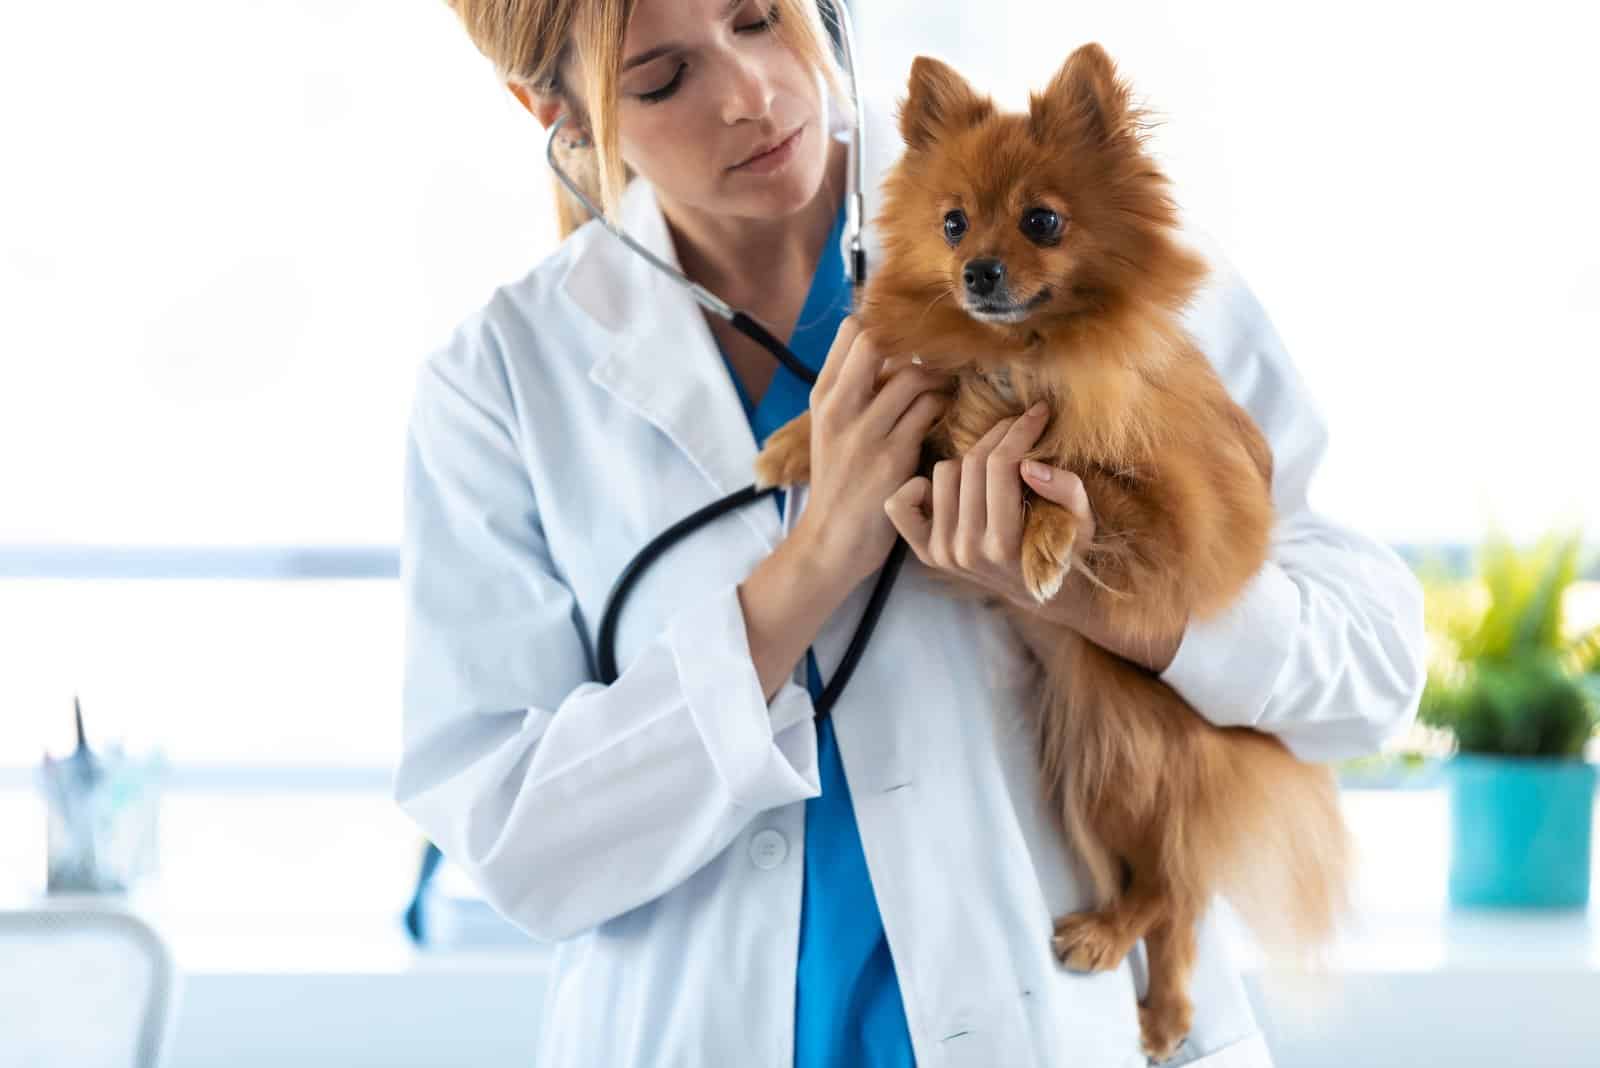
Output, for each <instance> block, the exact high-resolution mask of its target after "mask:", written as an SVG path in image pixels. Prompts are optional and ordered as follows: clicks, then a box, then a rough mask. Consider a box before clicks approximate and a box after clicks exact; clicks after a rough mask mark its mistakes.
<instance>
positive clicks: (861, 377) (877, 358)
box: [831, 330, 883, 416]
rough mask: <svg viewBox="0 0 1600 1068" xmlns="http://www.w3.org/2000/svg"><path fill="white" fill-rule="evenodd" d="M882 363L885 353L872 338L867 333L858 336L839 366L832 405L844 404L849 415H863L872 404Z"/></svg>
mask: <svg viewBox="0 0 1600 1068" xmlns="http://www.w3.org/2000/svg"><path fill="white" fill-rule="evenodd" d="M882 364H883V354H882V353H881V352H880V351H879V350H878V346H877V343H876V342H875V341H874V340H873V338H872V335H871V334H870V333H868V332H867V331H865V330H862V331H860V332H859V333H857V334H856V336H855V337H854V338H853V339H852V340H851V342H850V351H849V352H847V353H845V356H844V362H843V363H842V364H841V365H840V367H839V377H838V378H837V379H835V381H834V384H833V386H832V387H831V390H832V395H833V398H834V400H833V403H834V404H843V405H844V408H843V411H845V412H846V413H847V415H852V416H853V415H855V414H856V413H858V412H860V411H861V410H862V409H863V408H865V407H866V406H867V405H868V404H869V403H870V402H871V401H872V394H873V390H874V388H875V387H876V386H877V382H878V374H879V372H880V371H881V370H882Z"/></svg>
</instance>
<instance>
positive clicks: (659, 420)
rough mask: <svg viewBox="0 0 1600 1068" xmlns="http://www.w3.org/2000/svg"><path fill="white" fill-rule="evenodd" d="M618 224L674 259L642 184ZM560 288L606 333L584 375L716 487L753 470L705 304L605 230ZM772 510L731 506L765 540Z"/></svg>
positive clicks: (748, 436) (737, 482)
mask: <svg viewBox="0 0 1600 1068" xmlns="http://www.w3.org/2000/svg"><path fill="white" fill-rule="evenodd" d="M619 215H620V217H621V222H622V225H623V228H624V229H625V230H626V231H627V232H628V233H629V234H631V235H632V236H633V238H634V240H636V241H638V242H639V243H640V244H641V245H643V246H644V247H645V248H647V249H649V250H650V251H651V252H652V253H654V254H655V255H656V256H658V257H659V258H660V259H662V260H663V261H665V262H667V263H669V264H671V265H672V266H674V267H678V266H679V264H678V258H677V251H676V249H675V248H674V247H673V243H672V238H671V234H670V232H669V231H668V229H667V224H666V219H665V217H664V216H663V215H662V214H661V210H660V207H659V205H658V204H657V202H656V198H655V191H654V189H653V188H652V187H651V185H650V183H649V182H647V181H645V180H644V179H642V178H635V179H634V180H633V181H632V182H630V183H629V185H628V188H627V190H626V192H625V194H624V197H623V201H622V205H621V211H620V212H619ZM565 285H566V289H567V292H568V294H569V295H571V296H572V298H573V299H574V300H575V301H576V302H577V303H578V304H579V306H580V307H582V308H583V309H584V310H585V311H586V312H587V313H588V314H589V316H590V317H591V318H593V319H594V320H595V321H596V322H597V323H599V324H600V325H601V326H602V327H604V328H605V329H606V330H607V331H608V333H609V334H610V335H611V342H610V345H609V346H608V347H607V348H606V349H605V350H604V351H603V353H602V355H601V356H600V357H599V358H598V359H597V360H596V361H595V362H594V364H593V366H591V368H590V370H589V379H590V381H592V382H594V383H595V384H596V385H597V386H599V387H600V388H601V389H604V390H606V391H607V392H608V393H610V394H611V395H612V396H613V397H615V398H616V399H617V400H618V401H619V402H621V403H622V404H624V405H625V406H627V407H628V408H630V409H632V410H633V411H634V412H636V413H637V414H638V415H640V416H641V417H643V418H644V419H646V420H648V421H649V422H650V423H651V424H653V425H654V426H655V427H656V428H657V429H658V430H660V431H661V433H662V434H663V435H665V436H666V438H667V439H668V440H669V441H671V442H672V444H673V445H674V446H676V447H677V448H678V449H679V450H681V451H682V452H683V453H684V455H686V456H687V457H688V458H689V460H690V461H691V462H692V463H693V464H694V466H695V468H696V469H698V470H699V471H700V473H701V474H703V475H704V476H705V477H706V479H707V481H708V482H710V484H711V486H712V487H713V488H714V489H715V490H716V492H717V495H718V496H725V495H727V494H729V493H733V492H734V491H736V490H738V489H741V488H743V487H745V486H748V485H749V484H750V483H751V482H752V481H753V480H754V477H755V458H756V452H757V449H756V441H755V436H754V435H753V434H752V433H751V430H750V425H749V421H748V419H746V417H745V414H744V407H743V405H742V404H741V403H740V400H739V394H738V390H737V388H736V387H735V386H734V383H733V379H732V378H731V377H730V376H729V374H728V371H727V368H726V367H725V366H723V360H722V354H721V352H720V351H719V350H718V348H717V344H716V340H715V338H714V337H713V336H712V333H711V327H710V325H709V324H708V323H707V322H706V318H705V313H704V312H702V310H701V308H700V306H699V305H698V304H696V303H695V301H694V298H693V297H691V296H690V295H689V294H688V293H687V292H685V291H684V289H683V288H682V287H681V286H680V285H678V284H676V283H675V282H673V281H671V280H670V279H668V278H667V277H666V276H664V275H663V274H662V273H661V272H660V271H658V270H657V269H656V268H654V267H652V266H651V265H650V264H648V263H646V262H645V261H644V259H643V258H642V257H640V256H639V255H638V254H637V253H635V252H633V251H632V250H630V249H628V248H626V247H625V246H624V245H623V244H622V242H620V241H619V240H617V239H616V238H615V237H613V236H611V235H610V234H603V233H596V234H594V235H592V236H591V239H590V241H589V243H588V244H587V245H586V246H585V248H584V250H583V252H582V254H580V255H579V256H578V257H577V258H576V260H575V262H574V264H573V267H572V269H571V270H570V271H569V272H568V274H567V276H566V280H565ZM772 512H773V510H772V509H771V508H767V509H753V508H745V509H740V513H741V515H743V516H744V518H745V521H746V522H747V523H749V524H750V526H751V527H752V529H754V530H755V531H756V533H757V534H758V535H760V537H761V538H762V540H763V541H764V542H765V543H766V545H767V547H768V548H769V549H771V548H773V547H775V546H776V544H777V536H778V527H777V523H776V521H775V520H774V519H773V518H772Z"/></svg>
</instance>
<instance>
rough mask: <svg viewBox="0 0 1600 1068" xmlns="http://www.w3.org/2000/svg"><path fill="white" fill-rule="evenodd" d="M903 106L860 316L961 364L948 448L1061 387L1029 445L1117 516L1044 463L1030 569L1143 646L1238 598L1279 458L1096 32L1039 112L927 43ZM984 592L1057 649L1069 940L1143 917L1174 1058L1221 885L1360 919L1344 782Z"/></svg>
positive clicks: (1044, 592)
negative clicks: (1223, 376)
mask: <svg viewBox="0 0 1600 1068" xmlns="http://www.w3.org/2000/svg"><path fill="white" fill-rule="evenodd" d="M898 117H899V124H900V132H901V135H902V137H903V138H904V140H905V145H906V148H905V152H904V154H903V155H902V157H901V159H900V160H899V162H898V163H897V164H896V165H895V167H894V168H893V169H892V170H891V172H890V173H889V175H888V176H887V177H886V179H885V183H884V187H883V188H884V201H883V206H882V209H881V211H880V213H879V215H878V217H877V219H876V220H875V221H876V225H877V226H878V228H879V230H880V232H881V233H882V234H883V235H884V253H885V254H884V258H883V262H882V263H881V264H880V265H879V266H878V268H877V271H876V273H875V274H874V275H873V276H872V278H871V280H870V281H869V282H868V283H867V285H866V287H865V289H864V292H863V294H862V298H861V306H860V307H859V308H858V309H857V314H858V316H859V317H860V319H861V322H862V326H863V329H864V330H865V331H867V332H868V333H870V334H871V335H872V336H873V338H874V339H875V341H876V343H877V344H878V346H879V347H880V349H881V350H882V351H883V352H884V353H885V354H889V355H893V354H907V353H915V354H917V355H918V356H919V357H920V359H921V362H922V363H923V364H924V365H925V366H929V367H932V368H934V369H942V370H945V371H947V372H948V373H950V374H951V375H952V377H953V379H954V383H953V385H954V394H953V398H952V400H951V403H950V405H949V407H948V409H947V410H946V412H945V414H944V416H943V417H942V419H941V421H940V423H939V424H938V425H937V426H936V427H935V428H934V430H933V431H932V432H931V434H930V436H929V440H928V442H927V449H926V450H925V456H924V462H925V465H926V463H928V462H929V460H930V457H932V458H953V457H960V456H962V455H964V454H965V453H966V452H967V451H968V450H969V449H970V448H971V447H972V446H973V444H974V443H975V442H977V441H978V439H979V438H981V437H982V436H983V435H984V434H985V433H986V432H987V431H988V430H989V429H990V428H991V427H992V426H993V425H994V424H995V423H996V422H998V421H999V420H1001V419H1004V418H1008V417H1011V416H1016V415H1020V414H1021V413H1022V412H1023V411H1025V410H1026V409H1027V408H1028V407H1029V405H1031V404H1032V403H1033V402H1034V401H1036V400H1038V399H1040V398H1043V399H1044V400H1046V401H1047V402H1048V404H1049V407H1050V415H1049V418H1048V423H1047V425H1046V427H1045V429H1044V431H1043V433H1042V435H1041V437H1040V438H1039V441H1038V443H1037V445H1036V446H1035V447H1034V448H1033V449H1032V450H1030V452H1029V454H1028V455H1029V456H1030V457H1032V458H1034V459H1038V460H1041V461H1043V462H1045V463H1047V464H1053V465H1055V466H1057V467H1061V468H1065V469H1068V470H1071V471H1073V472H1074V473H1076V474H1077V475H1078V476H1079V477H1080V478H1082V480H1083V482H1084V485H1085V488H1086V489H1087V490H1088V495H1089V501H1090V504H1091V507H1092V509H1093V512H1094V515H1095V530H1094V534H1093V538H1092V541H1091V543H1089V544H1080V541H1079V537H1078V534H1079V531H1078V524H1077V522H1076V520H1075V518H1074V517H1073V515H1072V514H1071V513H1070V512H1068V511H1067V510H1066V509H1064V508H1061V507H1059V506H1057V505H1055V504H1052V503H1051V502H1049V501H1046V500H1044V499H1042V498H1039V497H1037V496H1036V495H1034V494H1032V493H1031V492H1029V491H1028V490H1027V489H1026V487H1024V493H1025V497H1026V498H1027V508H1028V512H1027V516H1026V519H1025V522H1024V529H1025V532H1024V535H1023V541H1022V545H1021V550H1020V551H1021V561H1020V563H1021V568H1022V574H1023V577H1024V579H1025V580H1026V583H1027V586H1028V589H1029V592H1030V593H1031V594H1032V595H1033V596H1034V597H1035V598H1036V599H1037V600H1038V601H1040V602H1044V601H1047V600H1049V599H1050V598H1051V597H1052V596H1054V595H1055V594H1056V592H1057V591H1058V590H1059V589H1060V588H1061V585H1062V583H1063V581H1064V580H1065V579H1066V577H1067V575H1068V574H1069V573H1070V572H1071V570H1072V569H1073V568H1077V569H1079V571H1080V572H1081V574H1082V575H1083V577H1084V579H1085V580H1087V581H1086V582H1084V583H1081V585H1083V586H1084V589H1085V591H1086V592H1085V593H1084V594H1083V595H1084V596H1086V597H1088V598H1090V600H1091V602H1092V603H1091V606H1090V607H1091V608H1092V610H1093V611H1095V612H1097V613H1099V614H1100V616H1101V617H1102V618H1104V619H1105V620H1106V621H1107V622H1108V623H1109V624H1110V626H1111V627H1112V629H1113V632H1114V633H1116V634H1119V635H1122V636H1124V637H1126V638H1129V639H1131V640H1133V641H1134V642H1135V643H1143V642H1147V641H1149V640H1150V639H1151V638H1153V637H1154V636H1157V635H1162V634H1171V633H1173V632H1175V631H1177V630H1179V629H1180V628H1182V627H1183V626H1184V625H1185V624H1186V622H1187V621H1188V620H1189V619H1190V618H1191V617H1193V618H1196V619H1206V618H1209V617H1212V616H1214V615H1216V614H1217V613H1220V612H1222V611H1223V610H1224V609H1226V608H1227V607H1228V606H1229V605H1230V604H1231V603H1232V602H1233V601H1234V600H1235V599H1236V598H1237V597H1238V596H1239V594H1240V593H1241V591H1242V590H1243V588H1244V586H1245V585H1246V583H1247V582H1248V580H1249V579H1250V578H1251V577H1252V576H1253V575H1254V574H1255V573H1256V571H1257V570H1258V569H1259V568H1260V567H1261V566H1262V564H1263V563H1264V562H1265V560H1266V559H1267V556H1268V550H1269V543H1270V535H1271V529H1272V524H1273V507H1272V497H1271V484H1272V455H1271V450H1270V448H1269V446H1268V444H1267V442H1266V440H1265V438H1264V437H1263V436H1262V434H1261V432H1260V430H1259V429H1258V428H1257V426H1256V425H1255V423H1254V421H1253V420H1252V419H1251V418H1250V416H1249V414H1248V413H1247V412H1246V411H1245V410H1244V409H1243V408H1241V407H1240V406H1239V405H1238V404H1237V403H1235V402H1234V401H1233V400H1232V399H1231V398H1230V397H1229V395H1228V393H1227V391H1226V389H1225V388H1224V386H1223V384H1222V383H1221V381H1220V380H1219V379H1218V377H1217V375H1216V373H1215V371H1214V369H1213V368H1212V366H1211V364H1210V362H1209V361H1208V359H1207V358H1206V356H1205V354H1204V353H1203V352H1201V351H1200V349H1199V348H1198V347H1197V345H1196V343H1195V341H1194V340H1193V339H1192V338H1191V337H1190V336H1189V335H1188V334H1187V333H1186V331H1185V329H1184V326H1183V323H1182V314H1183V311H1184V309H1185V307H1186V306H1187V305H1188V303H1189V302H1190V300H1191V299H1192V297H1193V296H1194V294H1195V293H1196V291H1197V290H1198V288H1199V287H1200V285H1201V283H1202V282H1203V281H1204V279H1205V277H1206V274H1207V265H1206V263H1205V261H1204V260H1203V259H1202V258H1201V257H1200V256H1199V255H1198V254H1197V253H1195V252H1194V251H1192V250H1191V249H1189V248H1186V247H1185V246H1184V245H1183V244H1182V243H1181V242H1180V240H1179V236H1178V235H1179V227H1180V223H1179V217H1178V210H1177V207H1176V205H1175V203H1174V201H1173V199H1172V196H1171V193H1170V183H1169V180H1168V179H1167V178H1166V176H1165V175H1164V174H1163V173H1162V172H1161V171H1160V170H1159V169H1158V167H1157V166H1156V164H1155V163H1154V162H1152V159H1151V157H1150V155H1149V154H1148V151H1147V145H1146V132H1147V131H1148V129H1149V128H1150V125H1151V124H1150V121H1149V119H1148V116H1147V113H1146V112H1145V111H1144V110H1143V109H1141V108H1140V107H1137V106H1135V105H1134V104H1133V103H1132V102H1131V98H1130V91H1129V88H1128V86H1127V85H1126V84H1125V83H1124V82H1123V81H1122V79H1120V78H1119V76H1118V74H1117V71H1116V69H1115V67H1114V66H1113V64H1112V62H1111V60H1110V58H1109V57H1108V56H1107V55H1106V53H1105V51H1104V50H1102V49H1101V48H1100V47H1099V46H1098V45H1095V44H1089V45H1085V46H1083V47H1082V48H1079V49H1078V50H1076V51H1075V52H1073V53H1072V55H1071V56H1070V57H1068V59H1067V61H1066V63H1065V64H1064V65H1063V66H1062V68H1061V70H1060V71H1059V72H1058V73H1057V74H1056V75H1055V77H1054V78H1053V79H1052V81H1051V82H1050V85H1049V87H1048V88H1047V89H1046V90H1045V91H1044V93H1042V94H1038V93H1035V94H1031V95H1030V97H1029V107H1028V112H1027V114H1012V113H1002V112H999V111H997V110H996V108H995V106H994V104H993V102H992V100H991V99H990V98H988V97H985V96H980V95H979V94H977V93H976V92H975V91H974V90H973V89H972V88H971V87H970V86H969V85H968V84H967V82H966V81H964V80H963V79H962V78H961V76H960V75H959V74H957V73H956V72H955V71H954V70H952V69H951V68H950V67H948V66H947V65H945V64H943V63H940V62H938V61H937V60H933V59H929V58H927V57H919V58H918V59H917V60H916V61H915V63H914V64H913V65H912V68H911V78H910V87H909V95H908V97H907V98H906V99H905V100H903V101H902V102H901V105H900V110H899V116H898ZM809 462H810V422H809V419H808V418H807V416H805V415H802V416H800V417H799V418H797V419H796V420H794V421H793V422H791V423H790V424H788V425H786V426H784V427H783V428H781V429H780V430H779V431H777V432H776V433H774V434H773V435H772V437H771V439H770V440H769V441H768V443H767V444H766V446H765V448H764V449H763V451H762V453H761V455H760V457H758V460H757V482H758V484H760V485H792V484H794V483H798V482H804V481H806V479H807V478H808V475H809ZM925 470H926V467H925ZM934 574H936V575H939V577H940V578H943V579H947V580H949V576H948V575H944V574H940V573H938V572H934ZM949 581H952V582H955V581H958V580H949ZM961 585H963V586H966V587H967V589H966V595H969V596H971V595H978V596H980V597H981V596H983V591H977V590H976V589H974V588H973V587H972V586H971V584H967V583H961ZM985 599H986V600H987V601H989V603H991V604H993V605H996V606H998V607H999V609H1000V610H1001V611H1004V612H1006V614H1007V616H1008V617H1009V619H1010V621H1011V623H1012V625H1013V626H1014V627H1015V628H1016V631H1017V633H1018V634H1019V636H1020V637H1021V639H1022V641H1023V642H1024V644H1025V645H1026V647H1027V648H1028V649H1030V650H1031V652H1032V653H1033V655H1034V657H1035V659H1036V660H1037V661H1038V665H1039V668H1040V671H1039V676H1038V677H1039V689H1040V695H1039V697H1040V700H1039V718H1038V732H1037V739H1038V745H1039V758H1040V764H1039V768H1040V780H1041V785H1042V788H1043V789H1044V790H1045V792H1046V794H1047V797H1048V800H1049V802H1050V809H1051V811H1052V812H1054V813H1055V814H1056V815H1057V816H1058V818H1059V820H1060V830H1061V831H1062V832H1063V833H1064V834H1066V835H1067V836H1069V838H1070V840H1071V841H1072V843H1073V844H1074V845H1075V847H1076V848H1077V851H1078V853H1079V855H1080V856H1081V857H1082V859H1083V861H1084V863H1085V866H1086V868H1087V869H1088V871H1089V873H1090V876H1091V879H1092V882H1093V886H1094V891H1095V907H1094V908H1093V910H1091V911H1087V912H1081V913H1074V914H1068V915H1064V916H1060V917H1057V918H1056V919H1055V926H1054V938H1053V940H1052V948H1053V951H1054V952H1055V954H1056V956H1057V957H1058V958H1059V959H1060V960H1061V961H1062V962H1063V963H1064V964H1065V965H1066V966H1068V967H1070V968H1073V969H1075V970H1100V969H1110V968H1114V967H1116V966H1117V965H1118V964H1119V963H1120V962H1121V961H1122V960H1123V958H1124V957H1125V956H1126V955H1127V953H1128V952H1129V950H1130V949H1132V948H1133V946H1134V944H1135V943H1136V942H1137V941H1139V940H1140V939H1143V940H1144V942H1145V949H1146V953H1147V959H1148V968H1149V971H1148V978H1149V983H1148V988H1147V992H1146V996H1145V998H1144V1000H1143V1002H1142V1003H1141V1005H1140V1008H1139V1016H1140V1024H1141V1031H1142V1038H1143V1042H1144V1045H1145V1049H1146V1052H1147V1053H1148V1054H1149V1055H1150V1056H1152V1057H1154V1058H1155V1059H1157V1060H1164V1059H1166V1058H1168V1057H1170V1056H1171V1055H1172V1054H1173V1052H1174V1051H1175V1050H1176V1049H1177V1047H1178V1045H1179V1044H1180V1043H1181V1042H1182V1040H1183V1038H1184V1037H1185V1036H1186V1035H1187V1034H1188V1032H1189V1029H1190V1026H1191V1022H1192V1017H1193V1005H1192V1002H1191V1000H1190V998H1189V993H1188V986H1189V977H1190V973H1191V971H1192V969H1193V965H1194V958H1195V952H1196V949H1195V931H1196V925H1197V923H1198V922H1199V920H1200V919H1201V917H1202V916H1203V914H1204V913H1205V911H1206V909H1207V908H1208V905H1209V904H1210V902H1211V899H1212V897H1213V895H1216V894H1221V895H1223V896H1225V897H1226V898H1227V899H1228V900H1229V901H1230V902H1232V903H1233V904H1234V906H1235V907H1236V908H1237V909H1238V912H1239V914H1240V916H1241V917H1242V918H1243V919H1244V920H1245V922H1246V923H1247V924H1248V925H1249V926H1250V928H1251V929H1252V932H1253V933H1254V934H1255V935H1256V936H1257V938H1258V939H1259V940H1260V941H1261V943H1262V945H1263V946H1265V947H1267V948H1268V949H1269V950H1270V951H1273V952H1275V953H1276V952H1278V951H1281V950H1288V951H1290V952H1293V953H1296V954H1298V953H1303V952H1304V951H1306V950H1310V949H1315V948H1319V947H1322V946H1325V945H1326V944H1327V943H1328V941H1329V940H1330V939H1331V938H1332V937H1333V935H1334V934H1335V931H1336V928H1337V925H1338V922H1339V920H1340V919H1341V917H1342V915H1343V914H1344V913H1345V911H1346V910H1347V908H1348V903H1349V878H1350V865H1351V856H1352V849H1351V844H1350V840H1349V836H1348V833H1347V830H1346V827H1345V824H1344V821H1343V818H1342V815H1341V813H1340V809H1339V800H1338V794H1337V790H1336V788H1335V784H1334V781H1333V778H1332V776H1331V774H1330V773H1329V771H1328V770H1327V769H1326V768H1323V767H1320V766H1316V765H1311V764H1307V763H1305V762H1302V761H1301V760H1299V759H1297V758H1296V757H1295V756H1294V755H1292V754H1291V753H1290V752H1289V750H1288V749H1287V748H1286V747H1285V746H1284V745H1283V744H1282V743H1281V742H1280V741H1279V740H1278V739H1277V738H1275V737H1273V736H1272V735H1269V734H1266V733H1263V732H1259V731H1255V730H1251V729H1248V728H1240V727H1228V728H1223V727H1217V726H1215V725H1213V724H1212V723H1210V722H1209V721H1208V720H1206V719H1204V718H1202V717H1201V716H1200V715H1199V714H1197V713H1196V712H1195V711H1194V710H1193V709H1191V708H1190V707H1189V706H1188V705H1187V704H1186V703H1185V702H1184V700H1183V699H1182V698H1180V697H1179V696H1178V695H1177V694H1176V693H1174V692H1173V691H1172V690H1171V689H1170V688H1169V687H1168V686H1166V685H1165V684H1164V683H1163V682H1161V681H1160V679H1159V678H1158V677H1157V676H1155V675H1154V674H1152V673H1151V672H1150V671H1149V670H1147V669H1145V668H1143V667H1141V666H1138V665H1135V664H1133V663H1132V662H1130V661H1128V660H1125V659H1122V658H1121V657H1118V656H1116V655H1114V654H1112V653H1110V652H1107V651H1106V650H1105V649H1103V648H1101V647H1100V646H1098V645H1095V644H1093V643H1091V642H1089V641H1088V640H1087V639H1084V638H1082V637H1081V636H1080V635H1079V634H1078V633H1077V632H1076V631H1073V630H1071V629H1070V628H1067V627H1066V626H1064V625H1061V624H1057V623H1053V622H1049V621H1047V620H1044V619H1043V618H1042V617H1041V616H1040V615H1038V614H1037V613H1034V612H1032V611H1029V610H1028V609H1027V608H1026V607H1025V606H1023V605H1019V604H1015V603H1013V602H1010V601H1008V600H1004V599H1002V598H999V597H997V596H993V595H990V596H988V597H987V598H985ZM1135 647H1136V646H1135Z"/></svg>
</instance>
